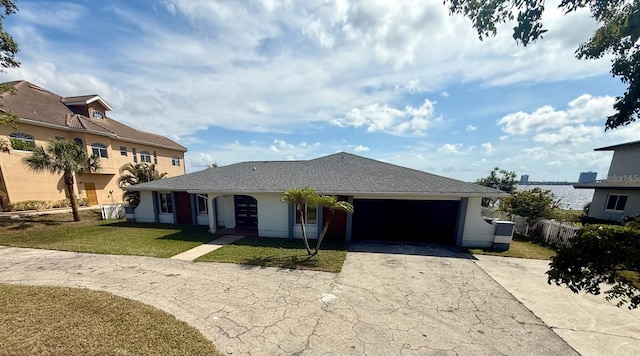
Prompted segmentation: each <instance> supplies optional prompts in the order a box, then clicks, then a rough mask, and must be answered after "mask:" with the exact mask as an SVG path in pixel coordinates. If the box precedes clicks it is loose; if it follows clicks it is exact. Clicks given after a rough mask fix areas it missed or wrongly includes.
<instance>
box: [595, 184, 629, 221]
mask: <svg viewBox="0 0 640 356" xmlns="http://www.w3.org/2000/svg"><path fill="white" fill-rule="evenodd" d="M609 194H618V195H626V196H627V203H626V204H625V208H624V211H622V212H617V211H611V210H606V209H605V208H606V203H607V197H608V196H609ZM628 215H640V191H637V190H624V191H623V190H612V189H597V190H596V191H595V192H594V193H593V200H592V201H591V208H590V209H589V216H590V217H594V218H597V219H603V220H615V221H620V222H622V221H623V218H624V217H625V216H628Z"/></svg>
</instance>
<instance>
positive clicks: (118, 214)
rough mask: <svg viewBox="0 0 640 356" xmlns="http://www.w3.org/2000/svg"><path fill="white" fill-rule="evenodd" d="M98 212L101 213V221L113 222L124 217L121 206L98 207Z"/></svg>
mask: <svg viewBox="0 0 640 356" xmlns="http://www.w3.org/2000/svg"><path fill="white" fill-rule="evenodd" d="M100 212H101V213H102V220H115V219H122V218H124V217H125V213H124V207H123V206H122V204H107V205H100Z"/></svg>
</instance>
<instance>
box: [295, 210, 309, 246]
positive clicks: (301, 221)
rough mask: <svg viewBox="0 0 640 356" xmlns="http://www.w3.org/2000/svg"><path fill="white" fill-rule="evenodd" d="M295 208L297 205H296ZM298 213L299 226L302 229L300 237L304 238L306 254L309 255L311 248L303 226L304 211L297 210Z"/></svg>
mask: <svg viewBox="0 0 640 356" xmlns="http://www.w3.org/2000/svg"><path fill="white" fill-rule="evenodd" d="M296 208H297V207H296ZM298 212H299V213H300V228H301V229H302V239H303V240H304V247H306V248H307V255H311V248H310V247H309V240H307V230H306V229H305V227H304V211H303V210H302V209H300V210H298Z"/></svg>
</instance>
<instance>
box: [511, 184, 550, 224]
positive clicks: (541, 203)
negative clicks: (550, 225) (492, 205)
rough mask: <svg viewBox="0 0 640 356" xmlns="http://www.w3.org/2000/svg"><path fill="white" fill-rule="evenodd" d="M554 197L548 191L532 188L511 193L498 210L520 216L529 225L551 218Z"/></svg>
mask: <svg viewBox="0 0 640 356" xmlns="http://www.w3.org/2000/svg"><path fill="white" fill-rule="evenodd" d="M555 205H556V197H555V195H553V193H552V192H551V191H550V190H542V189H540V188H534V189H532V190H522V191H516V192H514V193H512V195H511V196H509V197H506V198H504V199H503V200H502V203H501V204H500V210H501V211H504V212H506V213H509V214H514V215H518V216H522V217H523V218H526V219H527V222H528V223H529V224H533V223H535V222H536V221H538V220H540V219H544V218H550V217H553V212H554V206H555Z"/></svg>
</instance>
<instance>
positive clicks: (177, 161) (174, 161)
mask: <svg viewBox="0 0 640 356" xmlns="http://www.w3.org/2000/svg"><path fill="white" fill-rule="evenodd" d="M171 165H172V166H174V167H180V157H178V156H173V157H171Z"/></svg>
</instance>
